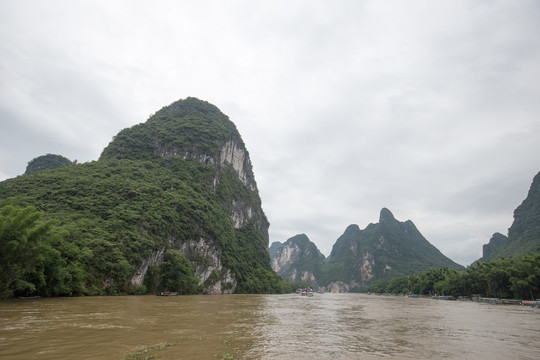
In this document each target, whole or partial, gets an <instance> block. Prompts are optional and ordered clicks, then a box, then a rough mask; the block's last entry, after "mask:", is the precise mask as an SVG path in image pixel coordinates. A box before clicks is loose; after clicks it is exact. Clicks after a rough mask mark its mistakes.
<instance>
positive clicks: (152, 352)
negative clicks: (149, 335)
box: [122, 342, 176, 360]
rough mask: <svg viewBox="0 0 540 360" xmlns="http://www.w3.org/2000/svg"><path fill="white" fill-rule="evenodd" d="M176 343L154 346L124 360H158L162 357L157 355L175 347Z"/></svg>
mask: <svg viewBox="0 0 540 360" xmlns="http://www.w3.org/2000/svg"><path fill="white" fill-rule="evenodd" d="M175 345H176V343H175V342H171V343H167V344H163V345H156V346H152V347H150V348H148V349H144V350H140V351H137V352H136V353H133V354H130V355H127V356H123V357H122V360H149V359H158V358H160V356H159V355H158V354H157V353H158V352H159V351H162V350H165V349H168V348H170V347H172V346H175Z"/></svg>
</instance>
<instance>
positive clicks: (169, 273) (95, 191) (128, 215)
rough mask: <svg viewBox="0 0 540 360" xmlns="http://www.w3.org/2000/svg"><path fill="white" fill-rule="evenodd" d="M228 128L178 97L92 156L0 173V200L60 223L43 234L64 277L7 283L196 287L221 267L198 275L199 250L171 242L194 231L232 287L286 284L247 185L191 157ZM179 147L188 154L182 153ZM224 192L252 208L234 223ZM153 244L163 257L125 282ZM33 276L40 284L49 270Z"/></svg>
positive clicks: (213, 112) (204, 108)
mask: <svg viewBox="0 0 540 360" xmlns="http://www.w3.org/2000/svg"><path fill="white" fill-rule="evenodd" d="M147 124H148V125H147ZM232 137H237V138H238V141H241V140H239V134H238V133H237V131H236V128H235V126H234V124H233V123H232V122H230V121H229V120H228V119H227V117H226V116H225V115H223V114H221V112H219V110H218V109H217V108H216V107H214V106H213V105H210V104H208V103H206V102H204V101H200V100H197V99H186V100H183V101H179V102H176V103H174V104H171V105H170V106H168V107H165V108H164V109H162V110H160V111H158V112H157V113H156V114H155V115H154V116H152V117H151V118H150V119H149V120H148V122H147V123H146V124H140V125H137V126H135V127H133V128H131V129H126V130H123V131H122V132H120V133H119V134H118V136H117V137H116V138H115V140H113V142H111V144H110V145H109V146H108V147H107V149H105V150H104V152H103V154H102V156H101V158H100V160H99V161H94V162H90V163H85V164H78V165H73V166H68V167H61V168H56V169H51V170H46V171H39V172H36V173H34V174H32V175H28V176H22V177H18V178H15V179H9V180H6V181H4V182H2V183H0V206H6V205H8V206H10V205H14V206H16V207H26V206H35V207H36V208H37V209H38V210H39V211H42V212H43V213H44V215H43V219H44V220H45V221H49V220H52V219H55V220H56V221H57V222H58V224H59V225H60V226H61V227H62V228H63V229H64V230H65V233H64V235H65V236H64V237H63V238H62V239H61V240H56V242H50V243H51V244H52V248H53V249H54V250H55V251H56V253H55V254H56V255H54V256H57V255H58V256H59V259H60V260H59V261H60V262H61V263H62V267H63V268H65V269H67V271H68V273H69V275H70V276H71V280H70V282H66V284H67V285H66V286H64V287H58V288H57V289H55V290H54V291H49V292H41V290H40V289H41V288H39V287H36V288H35V290H34V289H33V288H32V286H26V287H23V288H18V287H17V286H15V288H16V289H15V290H16V291H19V290H20V291H23V290H24V291H27V290H31V291H29V293H32V294H40V295H79V294H85V295H98V294H120V293H146V292H155V291H165V290H170V291H173V290H174V291H178V292H180V293H196V292H200V291H201V290H202V289H203V288H204V286H206V285H208V284H209V282H211V281H216V280H218V279H220V278H222V276H223V275H224V274H223V273H217V272H215V271H214V272H213V273H212V274H211V276H210V278H209V279H207V281H206V283H204V284H201V283H200V281H199V280H198V279H197V278H196V277H195V275H196V274H195V273H194V271H195V267H196V266H198V265H201V264H202V265H203V266H204V264H205V261H207V259H205V258H202V257H200V256H198V255H196V254H195V255H193V254H190V255H191V257H189V256H188V254H183V253H181V252H180V251H179V249H180V248H181V244H182V243H184V242H187V241H189V240H196V241H198V240H199V239H202V238H204V239H207V241H210V242H211V243H212V244H213V246H216V248H217V249H220V253H221V259H220V261H221V263H222V265H223V271H227V270H231V271H232V273H233V276H234V277H235V279H236V280H237V282H238V283H237V287H236V291H237V292H251V293H278V292H284V291H289V290H290V285H289V284H288V283H286V282H285V281H283V280H281V279H280V278H279V277H278V276H277V275H276V274H275V273H274V272H273V271H272V270H271V268H270V262H269V257H268V251H267V246H268V235H267V226H268V222H267V220H266V217H265V216H264V213H263V212H262V210H260V199H259V197H258V193H257V191H251V190H249V189H248V188H246V187H245V186H243V185H242V184H241V183H240V181H239V180H238V177H237V176H236V174H234V172H232V171H230V170H229V169H228V168H227V167H223V166H222V164H219V163H216V162H215V161H214V162H212V161H210V162H204V161H201V160H204V157H203V158H201V153H200V152H199V151H203V152H206V151H210V152H211V151H217V152H218V153H219V150H220V144H222V143H223V141H227V140H229V139H231V138H232ZM220 141H221V143H220ZM175 144H176V145H175ZM178 144H180V145H181V146H182V147H183V148H182V149H180V148H178V147H176V146H177V145H178ZM184 151H191V154H192V155H193V156H184V155H185V153H182V152H184ZM203 155H204V154H203ZM212 155H213V154H209V155H204V156H212ZM184 157H185V159H184ZM218 166H219V167H220V168H219V169H218V168H217V167H218ZM218 170H219V172H218ZM217 174H219V180H220V181H219V184H218V187H217V189H216V188H214V187H215V185H216V176H217ZM251 176H252V175H251ZM233 200H234V201H236V202H240V201H243V202H245V203H249V204H250V205H251V206H252V207H253V209H255V210H254V211H259V212H260V213H259V214H258V216H257V217H256V218H255V219H254V220H253V222H252V223H250V224H247V225H246V226H243V227H241V228H238V229H236V228H235V227H234V225H233V222H232V219H231V216H230V207H231V203H232V201H233ZM257 209H259V210H257ZM157 253H161V254H162V257H163V259H162V260H163V261H162V262H160V263H159V264H156V265H152V266H149V267H148V269H147V273H146V275H147V276H146V277H145V281H144V285H142V286H140V287H134V286H133V285H132V283H131V281H130V279H132V278H133V276H134V275H136V274H137V271H138V270H139V269H141V268H144V263H145V261H147V260H148V259H149V258H151V257H152V256H153V255H155V254H157ZM51 256H53V255H51ZM18 259H19V260H17V261H20V262H26V261H31V259H30V258H28V257H24V258H18ZM42 280H43V281H45V282H46V283H47V285H46V286H49V282H50V281H51V280H52V278H49V277H47V276H42V277H40V279H39V281H42ZM25 281H27V280H25ZM36 281H37V280H36ZM29 283H32V284H36V282H32V281H29ZM13 284H14V283H11V285H10V286H11V288H13ZM224 285H225V286H231V288H232V286H234V285H233V284H224Z"/></svg>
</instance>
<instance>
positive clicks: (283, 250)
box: [270, 234, 325, 288]
mask: <svg viewBox="0 0 540 360" xmlns="http://www.w3.org/2000/svg"><path fill="white" fill-rule="evenodd" d="M272 245H273V248H272V247H270V258H271V261H272V269H273V270H274V271H275V272H276V273H277V274H278V275H279V276H281V277H282V278H283V279H285V280H287V281H289V282H291V283H294V282H304V283H310V284H311V285H312V286H313V287H315V288H318V287H319V283H318V280H317V279H318V278H320V277H321V275H322V272H323V271H324V260H325V257H324V255H323V254H321V252H320V251H319V249H318V248H317V246H316V245H315V244H314V243H313V242H311V241H310V240H309V238H308V237H307V235H305V234H299V235H296V236H293V237H292V238H290V239H288V240H287V241H285V243H283V244H281V243H273V244H272Z"/></svg>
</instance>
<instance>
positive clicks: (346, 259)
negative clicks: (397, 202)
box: [271, 208, 463, 291]
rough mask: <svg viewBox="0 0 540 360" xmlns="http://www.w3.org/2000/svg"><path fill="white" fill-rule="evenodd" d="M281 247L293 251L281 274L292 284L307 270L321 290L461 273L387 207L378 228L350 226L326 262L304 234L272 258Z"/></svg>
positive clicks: (372, 226) (275, 249) (289, 241)
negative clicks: (449, 271)
mask: <svg viewBox="0 0 540 360" xmlns="http://www.w3.org/2000/svg"><path fill="white" fill-rule="evenodd" d="M283 247H293V248H295V249H298V251H296V250H295V251H294V254H295V256H294V258H291V263H290V264H281V265H280V270H279V272H278V274H279V275H280V276H282V277H283V278H285V279H289V280H292V276H291V275H292V274H302V273H304V272H308V273H311V274H313V275H314V277H315V281H310V285H311V286H313V287H315V288H317V287H319V286H326V285H328V284H329V283H331V282H335V281H341V282H344V283H347V284H354V285H355V286H354V287H353V288H352V289H351V291H361V290H362V289H364V288H365V287H366V286H368V285H369V284H370V283H371V282H373V281H377V280H381V279H387V280H388V279H392V278H395V277H399V276H403V275H408V274H414V273H416V272H419V271H427V270H430V269H436V268H441V267H448V268H451V269H456V270H459V269H463V266H461V265H459V264H456V263H455V262H453V261H452V260H450V259H449V258H447V257H446V256H444V255H443V254H442V253H441V252H440V251H439V250H438V249H437V248H435V247H434V246H433V245H431V244H430V243H429V242H428V241H427V240H426V239H425V238H424V237H423V236H422V234H421V233H420V232H419V231H418V229H416V227H415V226H414V224H413V223H412V221H410V220H409V221H406V222H399V221H397V220H396V219H395V218H394V216H393V215H392V213H391V212H390V211H389V210H388V209H384V208H383V209H382V210H381V215H380V221H379V223H378V224H369V225H368V226H367V227H366V228H365V229H364V230H361V229H360V228H359V227H358V225H350V226H348V227H347V229H346V230H345V232H344V233H343V235H341V236H340V237H339V238H338V239H337V241H336V243H335V244H334V246H333V248H332V253H331V254H330V256H329V257H328V259H325V258H324V256H323V255H322V254H321V253H320V252H319V250H318V249H317V247H316V246H315V244H313V243H312V242H311V241H309V239H308V238H307V236H306V235H303V234H302V235H296V236H294V237H292V238H290V239H289V240H287V241H286V242H285V243H284V244H281V243H274V244H273V248H271V254H273V257H274V258H275V257H276V256H279V254H280V249H281V248H283Z"/></svg>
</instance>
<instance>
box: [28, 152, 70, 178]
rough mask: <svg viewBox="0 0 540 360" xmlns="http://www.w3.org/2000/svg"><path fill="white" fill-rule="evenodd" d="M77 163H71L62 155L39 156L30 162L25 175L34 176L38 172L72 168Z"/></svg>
mask: <svg viewBox="0 0 540 360" xmlns="http://www.w3.org/2000/svg"><path fill="white" fill-rule="evenodd" d="M76 163H77V160H75V161H71V160H69V159H68V158H65V157H63V156H61V155H54V154H47V155H42V156H38V157H37V158H34V159H32V160H30V161H29V162H28V165H27V166H26V171H25V173H24V175H30V174H34V173H36V172H38V171H43V170H49V169H56V168H59V167H64V166H70V165H74V164H76Z"/></svg>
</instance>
